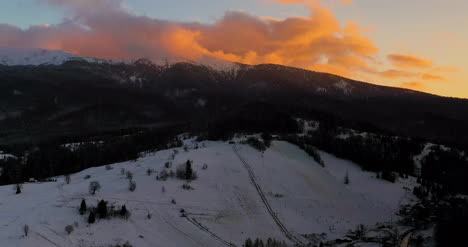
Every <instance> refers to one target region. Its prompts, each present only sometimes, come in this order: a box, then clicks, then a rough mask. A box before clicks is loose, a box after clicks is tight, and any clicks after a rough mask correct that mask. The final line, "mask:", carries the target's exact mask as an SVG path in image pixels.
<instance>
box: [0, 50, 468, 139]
mask: <svg viewBox="0 0 468 247" xmlns="http://www.w3.org/2000/svg"><path fill="white" fill-rule="evenodd" d="M15 51H16V50H15ZM3 53H5V54H6V53H11V52H5V51H3ZM36 53H37V51H36V52H32V53H28V54H29V55H27V56H26V57H34V55H31V54H36ZM39 53H41V52H39ZM42 53H43V54H45V55H44V56H38V58H41V59H37V61H42V62H41V63H40V64H42V66H11V65H10V66H1V65H0V79H1V80H0V96H1V97H0V103H1V104H0V106H1V108H0V120H2V121H0V126H1V127H2V128H1V129H2V130H1V131H0V132H1V133H0V136H1V138H0V144H1V143H7V142H12V141H16V140H19V139H21V138H22V137H24V136H25V133H28V135H29V137H47V136H50V135H56V134H57V133H66V134H67V135H70V134H77V133H82V132H90V133H92V132H102V131H106V130H115V129H125V128H132V127H141V126H148V125H155V124H156V125H159V124H173V123H181V122H185V123H189V124H190V126H191V128H198V129H206V128H207V127H208V126H212V127H213V126H214V128H210V129H217V127H220V125H222V124H221V123H222V122H225V121H226V119H232V115H233V114H234V115H235V114H246V115H256V116H258V115H259V114H258V113H256V114H251V113H249V112H248V111H250V110H251V109H252V110H254V109H257V108H258V107H248V106H252V105H259V104H260V105H262V106H261V108H262V109H263V110H262V111H263V112H277V113H279V114H283V115H284V114H286V115H287V116H290V117H292V118H296V117H302V118H310V119H316V120H326V121H332V122H336V123H339V124H341V125H344V126H347V127H352V128H356V129H368V130H378V131H384V132H388V133H394V134H397V135H402V136H413V137H418V138H425V139H429V140H432V141H434V142H442V143H449V144H455V145H461V146H464V145H465V146H468V145H466V142H467V141H466V139H467V138H466V137H467V136H468V129H467V128H465V126H468V100H464V99H455V98H446V97H440V96H436V95H430V94H426V93H421V92H416V91H412V90H407V89H400V88H391V87H384V86H377V85H373V84H368V83H364V82H359V81H355V80H351V79H347V78H343V77H339V76H336V75H331V74H326V73H318V72H313V71H308V70H304V69H298V68H292V67H287V66H280V65H273V64H262V65H256V66H249V65H243V64H236V63H230V62H225V61H219V60H216V59H211V58H204V59H202V60H201V62H193V61H189V60H184V59H138V60H127V61H107V60H99V59H91V58H76V57H72V56H71V55H70V54H66V53H63V52H60V51H42ZM19 54H23V53H19ZM52 54H62V56H58V55H57V56H55V55H52ZM65 54H66V55H65ZM57 57H61V58H62V57H63V58H65V59H58V58H57ZM17 58H18V57H16V58H15V59H17ZM19 58H21V56H20V57H19ZM46 58H49V60H47V59H46ZM11 59H13V58H11ZM50 59H51V60H50ZM13 60H14V59H13ZM27 61H32V60H27ZM60 61H61V62H63V63H61V64H60ZM12 64H14V63H12ZM34 64H37V63H34ZM275 114H276V113H275ZM236 124H237V123H234V124H233V125H236ZM218 129H219V128H218Z"/></svg>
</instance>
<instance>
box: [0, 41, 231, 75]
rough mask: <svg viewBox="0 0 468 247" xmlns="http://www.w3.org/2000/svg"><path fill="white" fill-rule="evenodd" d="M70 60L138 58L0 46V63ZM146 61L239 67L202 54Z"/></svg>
mask: <svg viewBox="0 0 468 247" xmlns="http://www.w3.org/2000/svg"><path fill="white" fill-rule="evenodd" d="M70 60H83V61H87V62H90V63H112V64H119V63H125V64H133V63H135V62H136V61H138V60H139V59H128V60H107V59H98V58H91V57H82V56H78V55H75V54H71V53H67V52H64V51H61V50H46V49H40V48H36V49H25V48H8V47H0V65H7V66H17V65H33V66H38V65H61V64H63V63H65V62H67V61H70ZM148 61H151V62H152V63H153V64H155V65H159V66H166V65H168V66H170V65H174V64H176V63H191V64H195V65H203V66H207V67H209V68H212V69H214V70H217V71H233V70H236V69H238V67H239V64H237V63H233V62H229V61H224V60H221V59H217V58H214V57H209V56H204V57H202V58H200V59H199V60H198V61H194V60H191V59H187V58H183V57H156V58H148Z"/></svg>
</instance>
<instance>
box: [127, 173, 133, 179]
mask: <svg viewBox="0 0 468 247" xmlns="http://www.w3.org/2000/svg"><path fill="white" fill-rule="evenodd" d="M127 179H128V180H132V179H133V173H132V172H131V171H127Z"/></svg>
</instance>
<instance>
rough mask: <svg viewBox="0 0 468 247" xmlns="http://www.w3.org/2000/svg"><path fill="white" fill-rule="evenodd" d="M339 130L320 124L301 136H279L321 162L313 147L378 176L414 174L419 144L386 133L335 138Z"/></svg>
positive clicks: (393, 179) (420, 146)
mask: <svg viewBox="0 0 468 247" xmlns="http://www.w3.org/2000/svg"><path fill="white" fill-rule="evenodd" d="M339 134H340V131H339V130H338V129H337V128H336V127H334V126H327V125H320V128H319V129H318V130H316V131H311V132H309V133H308V134H307V135H305V136H297V135H287V136H284V137H283V139H285V140H286V141H289V142H291V143H294V144H296V145H298V146H299V147H301V148H303V149H304V150H305V151H306V152H308V153H309V154H310V155H311V156H312V157H314V159H316V160H317V161H318V162H319V163H321V159H320V157H319V156H318V155H317V153H316V151H315V150H314V149H315V148H314V147H317V148H319V149H321V150H324V151H326V152H329V153H332V154H334V155H336V156H337V157H340V158H343V159H348V160H351V161H353V162H355V163H356V164H358V165H360V166H361V167H362V168H363V169H364V170H367V171H373V172H376V173H378V177H380V178H382V179H386V180H388V181H395V179H396V177H395V174H394V172H397V173H402V174H414V161H413V157H414V156H415V155H416V154H418V153H420V152H421V149H422V145H421V144H420V143H419V142H417V141H414V140H412V139H408V138H396V137H392V136H386V135H367V136H365V137H363V136H361V135H354V136H349V137H348V138H337V136H338V135H339Z"/></svg>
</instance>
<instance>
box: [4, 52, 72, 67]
mask: <svg viewBox="0 0 468 247" xmlns="http://www.w3.org/2000/svg"><path fill="white" fill-rule="evenodd" d="M77 57H79V56H77V55H74V54H71V53H67V52H64V51H60V50H46V49H40V48H35V49H29V48H9V47H0V64H1V65H8V66H15V65H34V66H37V65H60V64H62V63H64V62H66V61H68V60H70V59H72V58H77Z"/></svg>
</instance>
